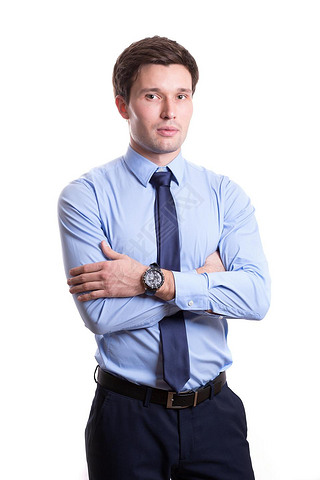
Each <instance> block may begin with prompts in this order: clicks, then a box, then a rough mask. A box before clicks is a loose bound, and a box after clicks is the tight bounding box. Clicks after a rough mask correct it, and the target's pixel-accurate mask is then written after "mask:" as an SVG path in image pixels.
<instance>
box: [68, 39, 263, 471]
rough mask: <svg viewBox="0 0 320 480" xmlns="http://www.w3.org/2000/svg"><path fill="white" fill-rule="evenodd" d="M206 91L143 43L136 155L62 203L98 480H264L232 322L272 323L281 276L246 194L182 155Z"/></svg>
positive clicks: (120, 84)
mask: <svg viewBox="0 0 320 480" xmlns="http://www.w3.org/2000/svg"><path fill="white" fill-rule="evenodd" d="M197 81H198V69H197V65H196V62H195V60H194V59H193V57H192V56H191V55H190V53H189V52H188V51H187V50H186V49H184V48H183V47H182V46H181V45H179V44H177V43H176V42H174V41H171V40H169V39H166V38H162V37H153V38H146V39H144V40H141V41H139V42H135V43H134V44H132V45H130V46H129V47H128V48H127V49H126V50H125V51H124V52H123V53H122V54H121V55H120V57H119V58H118V60H117V62H116V64H115V67H114V73H113V85H114V92H115V101H116V105H117V108H118V111H119V113H120V115H121V116H122V117H123V118H124V119H125V120H126V121H127V122H128V126H129V132H130V146H129V148H128V151H127V153H126V154H125V155H124V156H123V157H120V158H118V159H116V160H114V161H111V162H109V163H107V164H106V165H104V166H102V167H98V168H95V169H93V170H91V171H90V172H89V173H88V174H86V175H84V176H83V177H81V178H80V179H78V180H76V181H74V182H72V183H71V184H70V185H68V186H67V187H66V188H65V189H64V191H63V192H62V194H61V197H60V201H59V218H60V227H61V236H62V245H63V252H64V261H65V267H66V272H67V275H68V277H69V278H68V284H69V286H70V292H71V293H72V294H73V295H74V297H75V301H76V304H77V307H78V309H79V312H80V314H81V316H82V318H83V320H84V323H85V324H86V326H87V327H88V328H89V329H90V330H91V331H92V332H93V333H94V334H95V335H96V341H97V345H98V350H97V354H96V359H97V361H98V364H99V367H98V372H97V390H96V395H95V398H94V401H93V404H92V409H91V412H90V416H89V420H88V424H87V428H86V450H87V461H88V468H89V476H90V479H92V480H102V479H104V480H105V479H115V480H118V479H122V480H124V479H126V480H127V479H130V480H132V479H138V480H142V479H146V480H164V479H170V478H172V479H216V480H250V479H253V478H254V474H253V471H252V466H251V460H250V454H249V447H248V443H247V440H246V420H245V412H244V408H243V405H242V402H241V400H240V399H239V398H238V397H237V396H236V395H235V394H234V393H233V392H232V391H231V390H230V389H229V387H228V386H227V384H226V380H225V378H226V375H225V371H226V370H227V368H228V367H230V365H231V363H232V360H231V355H230V351H229V349H228V346H227V328H228V327H227V318H238V319H242V318H246V319H256V320H259V319H261V318H263V317H264V315H265V314H266V312H267V310H268V307H269V276H268V269H267V264H266V260H265V257H264V254H263V251H262V247H261V243H260V238H259V233H258V228H257V224H256V221H255V217H254V209H253V207H252V206H251V204H250V201H249V199H248V197H247V196H246V195H245V193H244V192H243V191H242V190H241V189H240V188H239V187H238V186H237V185H236V184H234V183H233V182H231V181H230V180H229V179H228V178H226V177H223V176H219V175H216V174H214V173H213V172H210V171H208V170H206V169H205V168H202V167H199V166H195V165H193V164H191V163H188V162H187V161H186V160H185V159H184V158H183V157H182V154H181V145H182V143H183V141H184V140H185V138H186V135H187V131H188V126H189V122H190V119H191V116H192V108H193V107H192V98H193V94H194V91H195V87H196V84H197ZM198 142H199V143H200V142H201V139H198ZM202 154H203V152H202ZM209 154H210V153H209V152H208V153H207V155H209ZM248 375H249V372H248ZM249 381H250V380H249V379H248V382H249Z"/></svg>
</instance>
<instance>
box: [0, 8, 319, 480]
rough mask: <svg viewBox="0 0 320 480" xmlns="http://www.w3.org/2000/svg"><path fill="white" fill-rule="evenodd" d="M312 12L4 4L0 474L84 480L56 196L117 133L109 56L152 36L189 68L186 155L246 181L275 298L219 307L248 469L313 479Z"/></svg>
mask: <svg viewBox="0 0 320 480" xmlns="http://www.w3.org/2000/svg"><path fill="white" fill-rule="evenodd" d="M319 11H320V4H319V1H311V0H310V1H309V0H301V1H295V0H290V1H289V0H288V1H285V0H276V1H275V0H269V1H268V2H267V1H265V2H262V1H253V0H252V1H248V0H244V1H239V0H229V1H224V2H223V1H219V2H218V1H206V0H202V1H201V0H200V1H198V2H190V1H188V0H183V1H175V0H172V1H171V2H161V3H157V2H154V3H153V2H150V1H139V0H136V1H134V2H130V3H126V2H113V3H112V2H108V1H102V0H91V1H85V0H77V1H75V0H63V1H62V0H55V1H44V0H38V1H36V0H30V1H16V0H11V1H6V2H5V1H4V2H2V4H1V7H0V37H1V38H0V40H1V59H0V60H1V69H2V73H1V78H0V82H1V91H0V94H1V106H0V110H1V111H0V115H1V137H2V139H1V179H2V181H1V224H2V234H1V244H2V246H1V283H2V289H1V290H2V308H1V350H0V353H1V387H2V388H1V391H2V394H1V425H0V432H1V442H2V445H1V454H2V461H1V465H0V469H1V471H0V476H1V477H2V478H5V479H6V480H11V479H18V478H30V479H31V478H32V479H33V480H38V479H39V480H40V479H41V480H44V479H45V480H57V479H59V480H84V479H86V478H87V476H86V463H85V454H84V439H83V431H84V428H85V423H86V420H87V416H88V413H89V408H90V404H91V400H92V397H93V392H94V388H95V385H94V382H93V378H92V373H93V369H94V366H95V361H94V358H93V356H94V351H95V343H94V338H93V335H92V334H91V333H90V332H89V331H88V330H86V329H85V328H84V327H83V324H82V321H81V319H80V317H79V315H78V313H77V311H76V308H75V306H74V304H73V301H72V299H71V297H70V296H69V293H68V288H67V285H66V282H65V277H64V271H63V266H62V258H61V252H60V239H59V234H58V225H57V220H56V203H57V198H58V195H59V193H60V191H61V189H62V188H63V187H64V186H65V185H66V184H67V183H68V182H69V181H71V180H73V179H74V178H77V177H79V176H80V175H81V174H82V173H84V172H85V171H87V170H88V169H90V168H91V167H93V166H96V165H99V164H102V163H105V162H106V161H108V160H111V159H113V158H115V157H117V156H119V155H121V154H122V153H123V152H124V151H125V149H126V148H127V142H128V135H127V126H126V123H125V122H124V121H123V119H122V118H121V117H120V116H119V115H118V113H117V111H116V108H115V106H114V101H113V96H112V86H111V72H112V68H113V64H114V62H115V60H116V57H117V56H118V54H120V53H121V51H122V50H123V49H124V48H125V47H126V46H128V45H129V44H130V43H131V42H133V41H135V40H138V39H140V38H143V37H145V36H152V35H155V34H158V35H164V36H168V37H170V38H172V39H175V40H177V41H178V42H180V43H182V44H183V45H184V46H186V48H188V49H189V50H190V52H191V53H192V54H193V55H194V56H195V58H196V59H197V62H198V65H199V69H200V82H199V84H198V87H197V91H196V94H195V98H194V109H195V113H194V117H193V121H192V125H191V128H190V131H189V136H188V139H187V141H186V143H185V145H184V148H183V153H184V156H185V157H186V158H187V159H189V160H190V161H192V162H195V163H199V164H202V165H205V166H207V167H209V168H211V169H212V170H214V171H216V172H217V173H223V174H226V175H228V176H230V177H231V178H232V179H233V180H234V181H236V182H237V183H239V184H240V185H241V186H242V187H243V188H244V189H245V190H246V191H247V193H248V194H249V195H250V197H251V199H252V202H253V204H254V205H255V207H256V213H257V218H258V221H259V225H260V230H261V235H262V239H263V243H264V247H265V252H266V255H267V257H268V260H269V263H270V269H271V273H272V278H273V289H272V293H273V295H272V307H271V309H270V312H269V313H268V315H267V317H266V318H265V319H264V320H263V321H262V322H249V321H243V320H241V321H240V320H233V321H230V335H229V339H230V340H229V342H230V346H231V349H232V351H233V356H234V366H233V367H232V368H231V370H230V371H229V377H228V378H229V384H230V386H231V388H233V389H234V390H235V391H236V392H237V393H238V394H239V395H240V396H241V397H242V399H243V401H244V403H245V406H246V410H247V417H248V426H249V440H250V443H251V452H252V459H253V463H254V468H255V471H256V478H257V480H319V479H320V463H319V431H320V418H319V404H320V389H319V348H318V344H319V320H320V319H319V307H318V304H317V301H318V299H319V281H318V271H319V266H320V265H319V240H320V239H319V228H318V222H319V213H318V210H319V199H318V189H317V187H318V184H319V182H318V178H317V177H318V175H317V174H318V170H317V164H318V163H319V153H320V152H319V150H320V148H319V127H320V125H319V124H320V120H319V119H320V117H319V112H320V96H319V85H320V70H319V45H320V34H319V30H320V29H319V24H320V14H319ZM208 151H210V152H211V154H210V155H208V154H207V152H208ZM128 480H129V479H128ZM150 480H152V479H150ZM234 480H236V479H234Z"/></svg>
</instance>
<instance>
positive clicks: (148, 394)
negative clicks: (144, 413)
mask: <svg viewBox="0 0 320 480" xmlns="http://www.w3.org/2000/svg"><path fill="white" fill-rule="evenodd" d="M151 395H152V388H151V387H147V388H146V395H145V397H144V401H143V406H144V407H147V408H148V407H149V403H150V400H151Z"/></svg>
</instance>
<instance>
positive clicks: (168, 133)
mask: <svg viewBox="0 0 320 480" xmlns="http://www.w3.org/2000/svg"><path fill="white" fill-rule="evenodd" d="M157 132H158V133H159V135H161V136H162V137H173V136H174V135H175V134H176V133H178V132H179V130H178V129H177V128H176V127H160V128H157Z"/></svg>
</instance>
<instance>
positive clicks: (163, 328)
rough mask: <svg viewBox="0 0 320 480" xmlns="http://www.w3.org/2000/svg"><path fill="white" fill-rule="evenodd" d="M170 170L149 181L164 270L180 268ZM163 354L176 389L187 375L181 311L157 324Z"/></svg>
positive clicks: (168, 379)
mask: <svg viewBox="0 0 320 480" xmlns="http://www.w3.org/2000/svg"><path fill="white" fill-rule="evenodd" d="M171 177H172V173H171V172H170V171H166V172H156V173H154V174H153V176H152V177H151V179H150V183H151V184H152V186H153V187H154V188H155V189H156V201H155V226H156V235H157V248H158V264H159V266H160V267H161V268H164V269H166V270H174V271H180V246H179V230H178V220H177V212H176V208H175V204H174V200H173V198H172V195H171V191H170V182H171ZM159 328H160V336H161V343H162V354H163V376H164V379H165V381H166V382H167V383H168V385H170V387H172V388H173V389H174V390H175V391H176V392H179V391H180V390H181V389H182V388H183V386H184V385H185V384H186V382H187V381H188V380H189V378H190V364H189V349H188V340H187V334H186V326H185V323H184V317H183V312H182V311H181V310H180V311H179V312H177V313H175V314H174V315H171V316H170V317H164V318H163V319H162V320H161V322H160V323H159Z"/></svg>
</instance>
